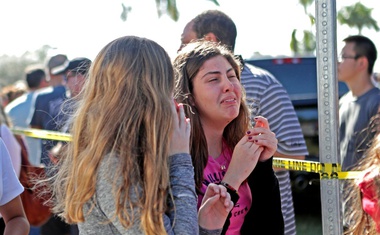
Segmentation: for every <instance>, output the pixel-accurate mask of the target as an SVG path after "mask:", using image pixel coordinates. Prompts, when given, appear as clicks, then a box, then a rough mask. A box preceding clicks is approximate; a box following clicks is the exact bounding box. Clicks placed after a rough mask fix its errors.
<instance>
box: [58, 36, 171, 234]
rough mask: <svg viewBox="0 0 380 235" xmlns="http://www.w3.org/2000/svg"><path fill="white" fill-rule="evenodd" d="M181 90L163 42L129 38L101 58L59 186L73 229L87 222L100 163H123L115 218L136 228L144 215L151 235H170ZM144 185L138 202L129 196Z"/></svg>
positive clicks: (111, 45) (117, 172)
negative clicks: (171, 157)
mask: <svg viewBox="0 0 380 235" xmlns="http://www.w3.org/2000/svg"><path fill="white" fill-rule="evenodd" d="M173 89H174V75H173V68H172V65H171V61H170V58H169V56H168V54H167V53H166V52H165V50H164V49H163V48H162V47H161V46H160V45H158V44H157V43H155V42H153V41H151V40H149V39H145V38H140V37H135V36H126V37H121V38H118V39H116V40H114V41H112V42H110V43H109V44H108V45H106V46H105V47H104V48H103V49H102V50H101V51H100V52H99V54H98V55H97V57H96V59H95V60H94V62H93V63H92V65H91V68H90V71H89V74H88V78H87V81H86V84H85V86H84V90H83V92H82V93H81V94H80V96H81V97H79V100H78V101H77V104H78V107H77V109H76V111H75V113H74V116H73V117H72V128H71V133H72V141H71V142H70V143H68V148H67V154H66V155H65V156H64V157H63V158H62V159H61V161H60V163H59V165H58V174H57V175H56V176H55V179H54V189H53V192H54V195H53V197H54V198H55V200H56V201H57V204H56V206H55V208H54V209H55V211H57V212H62V213H61V216H63V217H64V218H65V220H66V221H67V222H69V223H78V222H82V221H84V215H83V206H84V204H85V203H86V202H88V201H89V200H90V199H91V198H92V197H93V196H94V194H95V190H96V180H97V177H96V175H97V171H98V168H99V164H100V162H101V161H104V160H107V158H110V157H117V158H118V163H119V164H118V166H117V168H116V169H108V170H109V173H111V172H112V175H116V176H120V178H119V179H114V180H113V191H112V193H113V195H114V199H115V205H116V211H115V216H117V218H118V219H119V220H120V222H121V224H122V225H123V226H124V227H126V228H128V227H130V226H131V225H132V223H133V221H134V215H133V213H131V211H133V208H134V209H136V208H137V209H138V210H139V211H140V212H141V213H140V220H141V228H142V229H143V230H144V232H145V233H146V234H163V233H166V232H165V228H164V225H163V219H162V213H164V212H165V210H167V209H168V208H167V206H166V205H167V197H168V193H170V190H169V167H168V151H169V149H168V143H169V142H170V141H169V140H170V138H171V132H172V119H171V118H170V117H172V109H171V102H172V100H171V99H172V93H173ZM116 178H117V177H116ZM117 180H119V182H118V183H117ZM120 180H121V182H122V183H121V184H120ZM138 186H139V187H140V188H141V189H142V192H141V195H138V196H139V197H138V199H137V202H133V200H131V197H130V195H129V193H130V192H137V191H139V190H138V188H139V187H138ZM140 191H141V190H140ZM140 191H139V192H140ZM169 209H170V208H169Z"/></svg>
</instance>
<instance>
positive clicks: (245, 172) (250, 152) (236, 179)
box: [223, 134, 264, 190]
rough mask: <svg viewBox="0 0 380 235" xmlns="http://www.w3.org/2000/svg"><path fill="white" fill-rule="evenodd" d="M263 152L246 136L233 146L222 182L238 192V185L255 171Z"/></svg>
mask: <svg viewBox="0 0 380 235" xmlns="http://www.w3.org/2000/svg"><path fill="white" fill-rule="evenodd" d="M263 150H264V148H263V147H262V146H260V145H258V144H256V143H255V142H254V141H253V140H252V137H251V136H249V135H247V134H246V135H245V136H244V137H243V138H242V139H241V140H240V141H239V142H238V143H237V144H236V146H235V149H234V152H233V154H232V159H231V162H230V165H229V166H228V170H227V172H226V174H225V175H224V177H223V181H224V182H226V183H228V184H229V185H231V186H232V187H233V188H235V189H236V190H239V187H240V184H241V183H242V182H243V181H244V180H245V179H247V177H248V176H249V174H251V172H252V171H253V169H255V167H256V164H257V161H258V160H259V158H260V155H261V154H262V152H263Z"/></svg>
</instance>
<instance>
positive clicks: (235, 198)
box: [219, 181, 240, 205]
mask: <svg viewBox="0 0 380 235" xmlns="http://www.w3.org/2000/svg"><path fill="white" fill-rule="evenodd" d="M219 185H223V186H224V187H226V189H227V193H229V194H230V196H231V201H232V202H233V203H234V205H236V202H237V201H238V200H239V198H240V196H239V193H238V191H237V190H236V189H234V187H232V186H231V185H229V184H227V183H226V182H224V181H221V182H220V183H219Z"/></svg>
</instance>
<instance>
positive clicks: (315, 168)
mask: <svg viewBox="0 0 380 235" xmlns="http://www.w3.org/2000/svg"><path fill="white" fill-rule="evenodd" d="M12 132H13V133H15V134H20V135H25V136H28V137H32V138H38V139H49V140H57V141H71V135H70V134H68V133H62V132H57V131H47V130H40V129H33V128H28V129H27V128H13V129H12ZM273 167H277V168H282V169H287V170H290V171H306V172H312V173H318V174H319V175H320V179H357V178H359V177H361V172H360V171H342V170H341V166H340V165H339V164H337V163H321V162H314V161H306V160H293V159H288V158H273Z"/></svg>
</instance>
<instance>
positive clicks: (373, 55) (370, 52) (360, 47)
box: [343, 35, 377, 74]
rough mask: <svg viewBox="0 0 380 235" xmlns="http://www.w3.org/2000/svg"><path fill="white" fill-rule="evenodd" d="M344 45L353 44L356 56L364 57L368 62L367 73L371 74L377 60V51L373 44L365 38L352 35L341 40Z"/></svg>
mask: <svg viewBox="0 0 380 235" xmlns="http://www.w3.org/2000/svg"><path fill="white" fill-rule="evenodd" d="M343 41H344V42H346V43H350V42H352V43H355V46H354V50H355V52H356V56H365V57H366V58H367V60H368V69H367V71H368V73H369V74H372V72H373V66H374V65H375V61H376V59H377V50H376V46H375V44H374V43H373V42H372V41H371V40H370V39H369V38H367V37H364V36H362V35H353V36H349V37H347V38H345V39H343Z"/></svg>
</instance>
